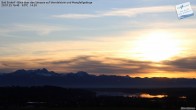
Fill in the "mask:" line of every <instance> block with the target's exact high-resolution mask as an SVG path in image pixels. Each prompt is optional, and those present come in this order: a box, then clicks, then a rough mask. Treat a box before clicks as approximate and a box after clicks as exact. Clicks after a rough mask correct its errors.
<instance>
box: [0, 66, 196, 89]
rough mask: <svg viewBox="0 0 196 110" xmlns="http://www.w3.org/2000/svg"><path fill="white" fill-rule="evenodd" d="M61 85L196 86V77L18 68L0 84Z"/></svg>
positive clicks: (1, 80) (5, 76) (122, 86)
mask: <svg viewBox="0 0 196 110" xmlns="http://www.w3.org/2000/svg"><path fill="white" fill-rule="evenodd" d="M44 85H50V86H59V87H66V88H154V87H155V88H167V87H169V88H170V87H175V88H181V87H196V79H194V78H193V79H187V78H162V77H161V78H158V77H157V78H139V77H136V78H132V77H129V76H116V75H92V74H89V73H87V72H84V71H79V72H77V73H66V74H60V73H56V72H53V71H48V70H47V69H45V68H43V69H36V70H24V69H22V70H17V71H15V72H11V73H3V74H0V86H44Z"/></svg>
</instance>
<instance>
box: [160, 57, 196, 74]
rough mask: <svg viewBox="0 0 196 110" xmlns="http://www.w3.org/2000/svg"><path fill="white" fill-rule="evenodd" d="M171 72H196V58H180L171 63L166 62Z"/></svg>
mask: <svg viewBox="0 0 196 110" xmlns="http://www.w3.org/2000/svg"><path fill="white" fill-rule="evenodd" d="M163 64H164V65H167V66H169V68H167V70H170V71H187V72H188V71H196V65H195V64H196V56H192V57H185V58H179V59H176V60H171V61H164V62H163Z"/></svg>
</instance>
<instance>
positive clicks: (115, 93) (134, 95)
mask: <svg viewBox="0 0 196 110" xmlns="http://www.w3.org/2000/svg"><path fill="white" fill-rule="evenodd" d="M96 93H97V94H96V95H97V96H123V97H130V98H166V97H168V95H163V94H157V95H151V94H148V93H135V94H129V93H123V92H96Z"/></svg>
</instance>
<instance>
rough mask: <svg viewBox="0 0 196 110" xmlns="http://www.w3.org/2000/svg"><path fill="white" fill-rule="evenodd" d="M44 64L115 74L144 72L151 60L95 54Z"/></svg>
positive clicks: (149, 66) (65, 68) (67, 68)
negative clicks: (97, 55) (99, 56)
mask: <svg viewBox="0 0 196 110" xmlns="http://www.w3.org/2000/svg"><path fill="white" fill-rule="evenodd" d="M44 65H49V66H50V67H51V68H54V69H55V68H58V69H60V70H62V71H65V70H66V71H72V72H73V71H87V72H89V73H93V74H116V75H120V74H133V73H146V72H147V70H148V69H149V68H151V62H142V61H134V60H126V59H124V60H123V59H113V58H105V59H99V58H98V57H96V56H79V57H75V58H72V59H68V60H61V61H54V62H45V63H44Z"/></svg>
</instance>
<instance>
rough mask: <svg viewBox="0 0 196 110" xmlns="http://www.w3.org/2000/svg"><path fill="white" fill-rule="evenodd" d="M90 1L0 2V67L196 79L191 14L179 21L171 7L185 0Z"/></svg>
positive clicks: (2, 70) (195, 30) (195, 18)
mask: <svg viewBox="0 0 196 110" xmlns="http://www.w3.org/2000/svg"><path fill="white" fill-rule="evenodd" d="M0 1H3V0H0ZM9 1H11V0H9ZM12 1H13V0H12ZM28 1H30V0H28ZM46 1H47V0H46ZM53 1H56V0H53ZM64 1H66V0H64ZM67 1H68V0H67ZM92 2H93V4H91V5H87V4H86V5H74V4H72V5H57V4H56V5H38V7H0V73H5V72H11V71H15V70H17V69H37V68H47V69H49V70H51V71H55V72H60V73H67V72H77V71H86V72H88V73H90V74H96V75H100V74H106V75H129V76H131V77H186V78H196V16H192V17H189V18H185V19H182V20H179V19H178V17H177V14H176V10H175V5H177V4H180V3H183V2H187V0H92ZM190 3H191V6H192V9H193V11H194V12H195V13H196V1H195V0H190Z"/></svg>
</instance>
